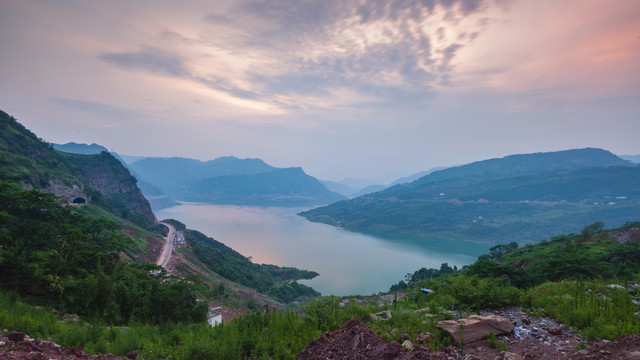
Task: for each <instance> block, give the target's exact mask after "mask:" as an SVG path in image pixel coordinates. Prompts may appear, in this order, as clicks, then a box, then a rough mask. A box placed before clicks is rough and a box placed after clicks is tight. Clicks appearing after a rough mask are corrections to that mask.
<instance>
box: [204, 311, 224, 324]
mask: <svg viewBox="0 0 640 360" xmlns="http://www.w3.org/2000/svg"><path fill="white" fill-rule="evenodd" d="M207 321H208V322H209V326H216V325H218V324H222V315H221V314H219V313H218V312H216V311H214V310H213V309H209V314H208V316H207Z"/></svg>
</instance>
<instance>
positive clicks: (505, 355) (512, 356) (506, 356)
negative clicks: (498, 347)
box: [494, 351, 524, 360]
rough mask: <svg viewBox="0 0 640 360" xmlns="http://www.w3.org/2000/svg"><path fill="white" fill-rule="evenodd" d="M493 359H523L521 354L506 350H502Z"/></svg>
mask: <svg viewBox="0 0 640 360" xmlns="http://www.w3.org/2000/svg"><path fill="white" fill-rule="evenodd" d="M494 360H524V359H523V357H522V356H520V355H518V354H514V353H512V352H508V351H502V352H501V353H500V354H498V356H496V357H495V358H494Z"/></svg>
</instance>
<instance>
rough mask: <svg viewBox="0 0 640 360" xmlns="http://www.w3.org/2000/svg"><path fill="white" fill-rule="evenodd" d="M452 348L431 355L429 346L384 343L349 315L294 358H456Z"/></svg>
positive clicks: (324, 359)
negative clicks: (410, 347) (341, 323)
mask: <svg viewBox="0 0 640 360" xmlns="http://www.w3.org/2000/svg"><path fill="white" fill-rule="evenodd" d="M456 355H457V354H455V350H454V349H450V348H447V349H443V350H442V351H441V352H439V353H433V354H431V353H430V352H429V349H428V348H426V347H422V346H416V348H415V349H414V350H413V351H409V350H406V349H404V348H403V347H402V345H400V344H399V343H397V342H395V341H394V342H387V341H386V340H384V339H383V338H381V337H380V336H378V335H376V333H375V332H374V331H373V330H371V329H369V328H367V327H366V326H365V325H364V324H363V323H361V322H360V321H358V320H356V319H354V318H351V320H349V321H348V322H347V323H346V324H344V326H342V327H341V328H340V329H338V330H336V331H334V332H332V333H328V332H327V333H324V334H322V336H321V337H320V338H318V339H316V340H314V341H312V342H311V343H309V345H308V346H307V347H306V348H305V349H304V350H302V351H301V352H300V353H299V354H298V356H296V359H297V360H326V359H354V360H360V359H362V360H365V359H384V360H391V359H425V360H431V359H433V360H436V359H437V360H440V359H442V360H444V359H451V358H453V359H456V358H457V356H456Z"/></svg>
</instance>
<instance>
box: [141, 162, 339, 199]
mask: <svg viewBox="0 0 640 360" xmlns="http://www.w3.org/2000/svg"><path fill="white" fill-rule="evenodd" d="M130 167H131V168H132V169H133V170H134V171H135V173H136V174H138V175H139V177H140V179H141V180H144V181H145V182H148V183H150V184H152V185H154V186H156V187H157V188H158V189H160V191H162V192H163V193H165V194H168V195H169V196H171V197H173V198H175V199H177V200H183V201H201V202H209V203H216V204H241V205H248V204H251V205H273V206H302V205H305V206H306V205H319V204H328V203H330V202H333V201H338V200H344V199H346V197H344V196H342V195H339V194H336V193H334V192H331V191H329V190H327V188H326V187H325V186H324V185H322V184H321V183H320V182H319V181H318V180H317V179H315V178H314V177H311V176H309V175H307V174H305V173H304V171H302V169H300V168H288V169H279V168H276V167H273V166H271V165H268V164H266V163H265V162H264V161H262V160H260V159H239V158H236V157H232V156H227V157H220V158H217V159H214V160H209V161H204V162H203V161H200V160H195V159H186V158H145V159H142V160H139V161H136V162H133V163H131V164H130Z"/></svg>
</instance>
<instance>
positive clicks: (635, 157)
mask: <svg viewBox="0 0 640 360" xmlns="http://www.w3.org/2000/svg"><path fill="white" fill-rule="evenodd" d="M619 156H620V158H621V159H624V160H629V161H631V162H632V163H634V164H640V155H619Z"/></svg>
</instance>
